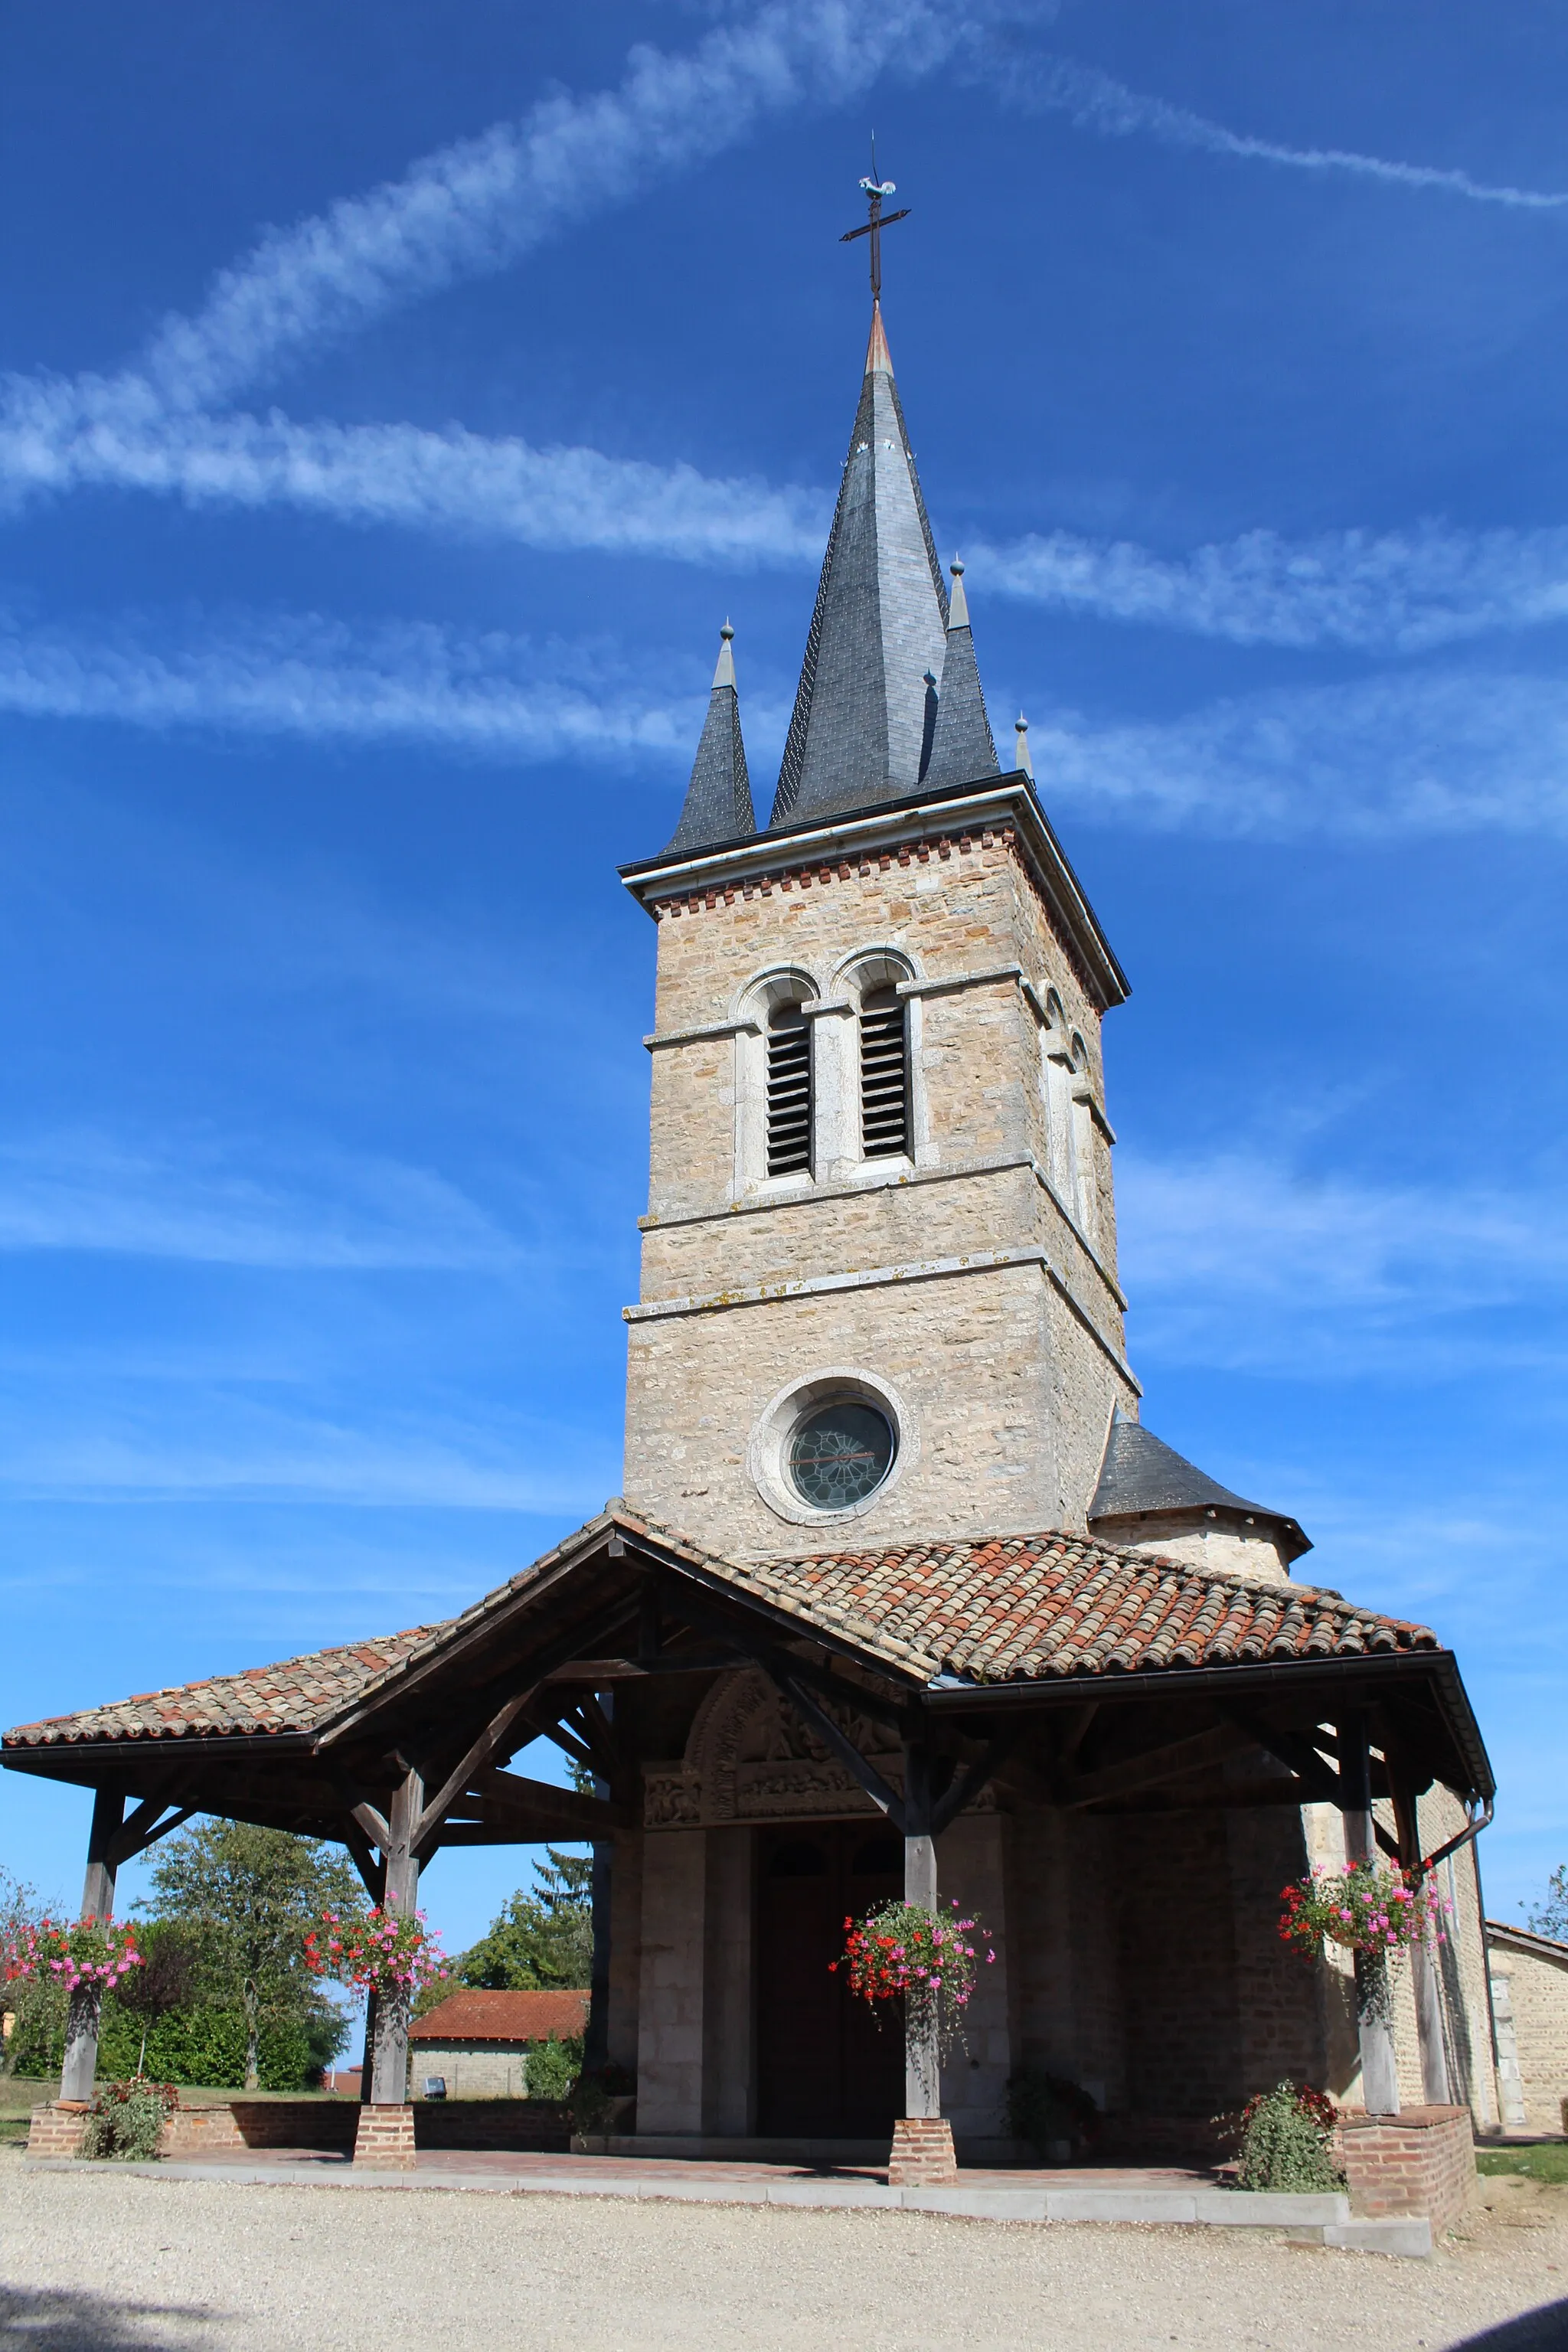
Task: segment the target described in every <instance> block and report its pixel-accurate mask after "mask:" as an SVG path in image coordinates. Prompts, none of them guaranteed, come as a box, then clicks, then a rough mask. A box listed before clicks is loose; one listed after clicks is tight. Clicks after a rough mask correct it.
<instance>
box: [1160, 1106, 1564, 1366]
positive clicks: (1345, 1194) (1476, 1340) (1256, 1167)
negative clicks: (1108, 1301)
mask: <svg viewBox="0 0 1568 2352" xmlns="http://www.w3.org/2000/svg"><path fill="white" fill-rule="evenodd" d="M1117 1181H1118V1194H1119V1232H1120V1235H1121V1256H1122V1268H1123V1276H1124V1279H1125V1281H1126V1283H1127V1286H1128V1291H1129V1295H1130V1297H1131V1298H1132V1300H1133V1302H1134V1313H1133V1318H1132V1325H1131V1346H1132V1349H1133V1352H1134V1355H1135V1356H1137V1357H1139V1358H1140V1359H1143V1358H1149V1359H1157V1360H1161V1361H1163V1362H1166V1363H1185V1364H1189V1365H1190V1364H1194V1363H1208V1364H1220V1365H1224V1366H1227V1367H1230V1368H1233V1369H1252V1370H1268V1371H1273V1372H1286V1373H1291V1374H1294V1375H1298V1376H1305V1377H1308V1378H1314V1379H1321V1378H1329V1379H1335V1378H1339V1379H1345V1378H1351V1379H1353V1378H1357V1377H1361V1376H1363V1375H1364V1374H1366V1373H1368V1372H1369V1371H1372V1372H1378V1371H1386V1370H1399V1371H1400V1372H1401V1374H1402V1376H1403V1377H1405V1378H1408V1379H1417V1378H1421V1377H1423V1376H1425V1377H1426V1378H1447V1377H1453V1376H1455V1375H1457V1374H1460V1373H1463V1372H1464V1371H1465V1370H1467V1369H1468V1370H1478V1369H1479V1368H1480V1367H1481V1366H1482V1365H1483V1364H1484V1363H1488V1362H1497V1361H1500V1360H1504V1359H1510V1360H1523V1359H1524V1357H1525V1356H1527V1355H1530V1354H1534V1355H1539V1354H1540V1353H1541V1351H1542V1343H1541V1340H1540V1338H1539V1330H1538V1325H1537V1323H1536V1320H1535V1317H1536V1314H1537V1313H1538V1311H1539V1308H1540V1305H1541V1302H1542V1298H1543V1297H1547V1296H1552V1295H1563V1296H1564V1297H1565V1298H1568V1241H1565V1240H1564V1234H1565V1233H1568V1219H1565V1216H1564V1209H1565V1206H1568V1204H1565V1202H1564V1200H1563V1193H1562V1190H1561V1188H1560V1187H1559V1188H1553V1187H1552V1186H1551V1185H1548V1184H1545V1183H1542V1184H1541V1185H1539V1186H1538V1187H1536V1188H1535V1189H1527V1188H1524V1187H1521V1188H1518V1189H1514V1190H1510V1189H1506V1188H1503V1187H1497V1188H1487V1187H1482V1186H1478V1185H1474V1184H1463V1183H1456V1184H1453V1185H1448V1186H1438V1185H1433V1186H1431V1187H1425V1186H1421V1185H1415V1184H1389V1185H1382V1184H1379V1183H1377V1182H1375V1181H1372V1180H1369V1179H1365V1178H1359V1177H1356V1176H1353V1175H1346V1176H1323V1175H1312V1174H1309V1173H1307V1172H1304V1171H1301V1170H1300V1169H1298V1168H1295V1167H1292V1166H1291V1165H1290V1164H1289V1162H1287V1161H1284V1160H1276V1159H1271V1158H1268V1157H1265V1156H1263V1155H1261V1154H1258V1153H1252V1152H1247V1151H1236V1152H1230V1153H1224V1154H1220V1155H1216V1156H1215V1157H1213V1158H1210V1159H1193V1160H1157V1159H1152V1158H1148V1157H1141V1156H1139V1155H1138V1154H1137V1153H1135V1152H1125V1153H1123V1154H1122V1155H1121V1156H1120V1162H1119V1167H1118V1175H1117ZM1527 1303H1528V1304H1530V1305H1531V1309H1532V1315H1531V1329H1530V1332H1529V1333H1528V1334H1527V1333H1525V1332H1522V1331H1516V1330H1515V1328H1514V1327H1513V1326H1512V1325H1511V1324H1510V1322H1509V1320H1508V1314H1507V1310H1509V1309H1510V1307H1523V1306H1524V1305H1526V1304H1527ZM1416 1334H1419V1335H1420V1336H1419V1342H1418V1344H1415V1335H1416Z"/></svg>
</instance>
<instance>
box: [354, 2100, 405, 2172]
mask: <svg viewBox="0 0 1568 2352" xmlns="http://www.w3.org/2000/svg"><path fill="white" fill-rule="evenodd" d="M354 2162H355V2163H356V2164H360V2165H363V2166H365V2167H366V2168H369V2169H373V2170H374V2171H377V2172H412V2171H413V2169H414V2110H413V2108H412V2107H411V2106H396V2107H395V2106H374V2105H372V2106H363V2107H362V2108H361V2109H360V2111H359V2129H358V2131H357V2132H356V2133H355V2135H354Z"/></svg>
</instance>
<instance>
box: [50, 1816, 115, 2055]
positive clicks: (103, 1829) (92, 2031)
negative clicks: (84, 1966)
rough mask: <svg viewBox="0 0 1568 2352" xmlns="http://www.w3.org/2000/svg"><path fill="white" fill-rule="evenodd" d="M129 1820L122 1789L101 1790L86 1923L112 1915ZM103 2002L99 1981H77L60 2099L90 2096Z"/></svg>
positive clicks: (84, 1896)
mask: <svg viewBox="0 0 1568 2352" xmlns="http://www.w3.org/2000/svg"><path fill="white" fill-rule="evenodd" d="M124 1819H125V1798H124V1794H123V1792H122V1791H121V1790H119V1789H99V1790H95V1791H94V1794H93V1800H92V1827H91V1828H90V1830H89V1832H88V1837H87V1875H86V1877H85V1878H84V1880H83V1882H82V1890H81V1916H82V1924H83V1926H84V1927H91V1926H97V1925H99V1924H100V1923H101V1922H102V1921H104V1920H106V1919H112V1918H113V1916H114V1877H115V1870H116V1864H115V1860H114V1839H115V1836H116V1834H117V1832H119V1830H120V1827H121V1823H122V1822H123V1821H124ZM102 2007H103V1988H102V1986H101V1985H79V1987H78V1988H77V1990H76V1991H75V1992H73V1993H72V1995H71V1997H70V2007H69V2009H68V2011H67V2012H66V2051H65V2064H64V2066H63V2067H62V2068H61V2070H60V2096H61V2098H62V2099H90V2098H91V2096H92V2084H93V2078H94V2076H95V2075H96V2074H97V2073H98V2021H99V2013H100V2011H101V2009H102Z"/></svg>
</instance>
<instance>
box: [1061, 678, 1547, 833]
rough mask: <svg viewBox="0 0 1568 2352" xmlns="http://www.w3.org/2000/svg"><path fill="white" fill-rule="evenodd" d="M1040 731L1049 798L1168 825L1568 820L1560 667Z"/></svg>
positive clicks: (1401, 828) (1520, 829) (1361, 686)
mask: <svg viewBox="0 0 1568 2352" xmlns="http://www.w3.org/2000/svg"><path fill="white" fill-rule="evenodd" d="M1029 742H1030V747H1031V750H1032V751H1033V754H1034V763H1035V772H1036V775H1037V778H1038V780H1039V784H1040V789H1041V792H1042V793H1044V795H1045V797H1046V800H1047V803H1051V802H1059V801H1061V800H1063V799H1071V800H1075V801H1077V802H1078V803H1079V805H1080V807H1082V808H1084V809H1085V810H1087V811H1089V812H1093V811H1095V810H1096V809H1100V810H1104V809H1106V808H1115V809H1116V810H1117V811H1118V813H1119V815H1123V816H1126V817H1131V818H1133V819H1135V820H1138V821H1141V822H1142V823H1145V824H1153V825H1157V826H1159V825H1163V826H1171V827H1181V828H1184V829H1186V830H1191V831H1198V832H1210V833H1218V834H1226V835H1256V836H1258V837H1259V838H1266V839H1277V840H1278V839H1289V838H1293V837H1300V836H1302V835H1311V834H1327V835H1337V836H1339V837H1341V838H1347V837H1348V838H1360V839H1368V838H1380V837H1381V838H1392V837H1395V836H1399V835H1443V834H1464V833H1479V832H1497V833H1513V834H1547V835H1554V836H1557V837H1562V836H1563V835H1564V834H1565V833H1568V684H1565V683H1564V682H1563V680H1562V679H1560V678H1558V677H1554V676H1544V677H1537V676H1533V675H1531V674H1528V673H1520V672H1513V671H1499V672H1491V671H1479V672H1477V671H1432V670H1418V671H1410V672H1399V673H1395V674H1392V675H1388V676H1384V677H1373V678H1368V679H1365V680H1362V681H1358V682H1356V683H1354V684H1351V685H1345V686H1328V687H1318V688H1282V689H1279V690H1277V691H1272V692H1265V693H1260V694H1255V695H1247V696H1238V697H1235V698H1227V699H1226V700H1223V701H1219V702H1215V703H1211V704H1209V705H1207V706H1206V707H1205V708H1204V709H1200V710H1197V711H1194V712H1193V713H1192V714H1190V715H1189V716H1187V717H1185V718H1181V719H1172V720H1167V721H1160V722H1155V723H1145V724H1141V725H1132V726H1095V725H1092V724H1090V723H1089V722H1088V721H1086V720H1085V719H1082V718H1081V717H1080V716H1079V715H1077V714H1074V713H1068V714H1065V715H1064V714H1060V713H1057V714H1053V715H1050V716H1048V717H1047V719H1046V720H1045V721H1044V722H1043V723H1041V722H1038V721H1037V723H1036V724H1035V725H1034V726H1032V727H1031V729H1030V731H1029Z"/></svg>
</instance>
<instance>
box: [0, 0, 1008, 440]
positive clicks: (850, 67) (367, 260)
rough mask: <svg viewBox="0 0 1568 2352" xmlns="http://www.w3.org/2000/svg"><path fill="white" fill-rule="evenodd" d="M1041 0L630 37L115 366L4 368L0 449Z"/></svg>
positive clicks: (853, 11) (642, 176) (268, 338)
mask: <svg viewBox="0 0 1568 2352" xmlns="http://www.w3.org/2000/svg"><path fill="white" fill-rule="evenodd" d="M1051 13H1052V10H1051V6H1050V5H1049V0H971V5H969V6H968V7H967V8H963V7H957V8H942V7H939V6H938V5H935V0H772V5H766V6H763V7H762V8H760V9H758V10H757V11H756V12H755V13H754V14H753V15H752V16H749V17H747V18H745V19H743V20H742V21H741V22H739V23H735V24H728V25H721V26H716V27H715V28H714V29H713V30H712V31H710V33H708V34H707V35H706V36H705V37H704V38H703V39H702V40H700V42H698V44H697V45H696V47H694V48H691V49H689V50H685V51H681V52H679V53H674V54H671V53H668V52H665V51H662V50H659V49H656V48H653V47H647V46H646V45H642V46H638V47H636V48H634V49H633V50H632V52H631V54H630V57H629V58H628V62H627V68H626V74H625V75H624V77H623V79H622V80H621V81H620V83H619V84H618V85H617V87H616V88H615V89H607V90H600V91H596V92H594V93H592V94H590V95H587V96H583V97H578V96H573V95H569V94H562V95H558V96H555V97H552V98H549V99H546V100H543V101H542V103H540V104H539V105H538V106H536V107H534V108H533V109H532V110H531V112H530V113H529V114H528V115H527V116H526V117H524V119H523V120H522V121H521V122H517V123H507V122H503V123H497V124H495V125H493V126H492V127H491V128H490V129H489V130H488V131H484V132H483V133H482V134H480V135H479V137H477V138H473V139H468V140H462V141H459V142H457V143H456V144H454V145H452V146H449V147H446V148H443V149H441V150H439V151H438V152H436V153H434V154H431V155H427V156H425V157H423V158H421V159H420V161H419V162H417V163H415V164H413V165H412V166H411V167H410V169H409V170H408V171H407V172H406V173H405V174H404V175H403V177H402V178H401V179H398V180H394V181H387V182H384V184H382V185H381V186H380V187H377V188H374V189H372V190H370V191H369V192H368V193H367V194H363V195H359V196H352V197H345V198H344V199H342V201H341V202H340V203H338V204H336V205H332V206H331V207H330V209H329V210H328V211H326V212H325V213H322V214H321V215H317V216H316V217H314V218H312V219H309V220H306V221H303V222H300V223H298V224H296V225H295V226H293V227H290V228H286V229H279V230H275V231H272V232H270V233H269V234H268V235H267V236H264V237H263V238H262V239H261V241H260V243H259V244H258V245H257V246H256V247H254V248H253V249H252V251H251V252H249V253H248V254H247V255H245V256H244V257H243V258H241V259H240V260H238V261H237V262H235V263H234V264H232V265H231V266H230V267H229V268H226V269H224V270H222V271H221V272H220V273H219V275H218V277H217V278H216V281H215V282H214V285H213V287H212V289H211V291H210V293H209V294H208V296H207V299H206V300H205V303H204V304H203V305H202V307H201V309H200V310H197V311H195V313H193V314H191V315H189V316H184V315H176V316H173V317H171V318H169V319H167V320H164V322H163V326H162V327H161V328H160V330H159V331H158V332H157V334H156V335H155V336H154V337H153V341H152V343H151V345H150V346H149V348H148V349H147V351H146V352H144V353H143V355H142V359H141V360H140V362H138V363H136V364H135V365H133V366H132V367H129V368H126V369H123V370H121V371H119V372H117V373H111V374H104V373H84V374H81V375H79V376H75V377H71V378H54V377H44V376H31V377H27V376H21V377H13V378H12V379H11V382H10V384H9V387H8V391H7V394H6V396H5V402H4V404H3V405H0V465H3V466H4V470H5V474H6V475H7V477H8V478H10V479H11V481H12V482H13V483H14V484H16V483H20V484H26V483H33V484H35V485H37V484H43V483H46V482H47V481H48V479H49V478H50V476H51V473H52V472H54V471H55V470H56V466H57V461H56V457H55V455H54V453H55V452H57V451H58V450H62V449H63V450H66V451H70V450H72V449H77V450H79V451H81V452H82V454H81V455H80V457H79V459H78V461H77V463H78V467H79V471H78V475H77V478H85V469H86V467H87V464H88V462H89V460H88V456H87V454H86V452H87V450H88V449H89V448H90V446H91V445H92V444H94V443H95V442H99V441H101V442H102V443H103V445H104V446H105V451H106V457H107V453H108V452H111V451H112V450H113V449H114V448H115V447H116V446H117V445H123V446H125V447H126V448H127V449H130V448H133V447H134V446H136V445H137V444H139V443H143V442H148V441H151V442H154V443H155V442H156V441H157V440H158V439H159V437H160V435H161V430H162V428H163V427H164V426H166V425H167V422H168V420H169V419H171V418H175V417H188V416H195V415H199V414H200V413H201V412H202V411H204V410H207V409H210V408H212V407H214V406H215V405H217V404H224V403H226V402H227V401H229V400H231V399H233V398H234V396H235V395H236V394H237V393H239V392H241V391H242V390H243V389H244V388H245V387H246V386H247V385H250V384H254V383H258V382H261V381H267V380H269V379H271V378H273V377H275V376H276V375H277V374H278V373H279V371H281V370H284V369H286V368H288V367H289V366H290V365H292V364H294V363H295V362H298V360H299V359H300V356H301V355H302V354H304V353H306V352H314V351H317V350H319V349H321V347H322V346H323V345H325V344H328V343H330V342H331V341H334V340H336V339H338V338H341V337H342V336H343V335H346V334H349V333H351V332H353V331H355V330H356V329H359V328H363V327H364V326H365V325H367V324H369V323H370V322H371V321H373V320H376V319H378V318H381V317H384V315H386V314H387V313H388V312H389V311H391V310H395V309H396V308H398V307H400V306H401V305H403V304H405V303H407V302H410V301H416V300H420V299H426V298H427V297H428V296H430V295H431V294H434V293H436V292H438V291H439V290H440V289H443V288H446V287H448V286H452V285H455V284H457V283H458V281H459V280H462V279H465V278H475V277H479V276H484V275H488V274H489V273H492V272H494V271H497V270H500V269H505V268H510V267H511V266H512V265H513V264H515V263H516V262H517V261H519V260H520V259H521V258H522V257H524V256H525V255H526V254H527V253H529V252H530V251H531V250H532V249H533V248H534V247H537V246H539V245H540V244H542V242H543V241H545V240H546V239H547V238H548V237H550V236H553V235H556V234H558V233H559V232H561V231H562V230H563V229H566V228H569V227H571V226H575V225H577V224H579V223H581V222H582V221H584V220H586V219H588V218H591V217H592V216H593V215H595V214H596V213H599V212H603V211H605V210H607V209H609V208H611V207H612V206H614V205H619V204H623V203H625V202H626V201H627V199H628V198H630V197H632V196H633V195H635V194H637V193H638V191H639V190H641V189H643V188H644V187H647V186H648V185H649V184H652V183H654V182H655V181H657V180H659V179H663V178H667V177H668V176H670V175H672V174H674V173H679V172H682V171H686V170H689V169H691V168H693V167H694V166H696V165H698V164H700V163H704V162H706V161H708V160H710V158H711V157H713V156H715V155H718V154H720V153H722V152H724V150H725V149H727V148H730V147H733V146H735V145H737V144H739V143H740V142H742V141H743V140H744V139H745V138H747V137H748V136H749V135H750V134H751V132H752V131H753V130H754V128H755V126H756V124H757V122H758V121H759V120H761V119H762V118H763V117H764V116H766V115H769V114H776V113H780V112H783V111H785V110H788V109H790V108H792V107H797V106H802V105H807V104H815V105H818V106H831V107H839V106H843V105H845V104H846V103H847V102H848V101H850V100H853V99H855V98H856V97H857V96H858V95H859V94H860V93H861V92H862V91H864V90H865V89H868V87H869V86H870V85H871V84H872V83H873V82H875V81H876V80H878V79H879V78H880V77H881V76H882V75H883V74H885V73H889V72H891V73H894V74H896V75H897V76H899V77H900V78H901V79H919V78H920V77H921V76H922V75H925V74H928V73H930V72H931V71H932V70H933V69H934V68H936V67H938V66H939V65H941V64H942V62H943V60H944V59H946V58H949V57H951V56H952V53H953V51H954V50H955V48H957V47H958V46H959V45H960V44H961V43H962V42H963V41H965V40H967V39H970V38H973V37H974V36H975V34H976V33H977V32H979V31H981V30H983V29H984V27H985V26H988V25H989V24H991V23H992V22H994V20H995V19H996V18H997V17H999V16H1013V17H1020V16H1024V17H1031V16H1032V17H1039V16H1047V15H1049V14H1051Z"/></svg>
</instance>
